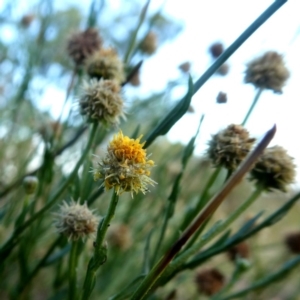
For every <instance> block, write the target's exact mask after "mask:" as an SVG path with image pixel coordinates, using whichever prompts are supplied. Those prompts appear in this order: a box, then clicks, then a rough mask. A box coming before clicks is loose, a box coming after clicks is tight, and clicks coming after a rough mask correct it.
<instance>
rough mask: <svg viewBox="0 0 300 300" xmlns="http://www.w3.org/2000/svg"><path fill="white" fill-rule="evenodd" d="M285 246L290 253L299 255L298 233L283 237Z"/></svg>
mask: <svg viewBox="0 0 300 300" xmlns="http://www.w3.org/2000/svg"><path fill="white" fill-rule="evenodd" d="M285 244H286V246H287V247H288V249H289V250H290V252H291V253H294V254H300V232H299V231H298V232H293V233H289V234H288V235H287V236H286V237H285Z"/></svg>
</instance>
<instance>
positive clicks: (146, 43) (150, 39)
mask: <svg viewBox="0 0 300 300" xmlns="http://www.w3.org/2000/svg"><path fill="white" fill-rule="evenodd" d="M139 48H140V50H141V51H142V52H143V53H146V54H149V55H151V54H153V53H154V52H155V51H156V49H157V35H156V34H155V33H154V32H153V31H150V32H149V33H148V34H147V35H146V36H145V38H144V39H143V40H142V42H141V44H140V47H139Z"/></svg>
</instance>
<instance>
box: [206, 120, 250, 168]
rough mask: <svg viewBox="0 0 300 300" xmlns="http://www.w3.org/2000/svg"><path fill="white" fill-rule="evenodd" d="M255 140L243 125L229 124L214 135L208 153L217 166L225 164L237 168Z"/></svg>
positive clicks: (224, 165) (227, 166)
mask: <svg viewBox="0 0 300 300" xmlns="http://www.w3.org/2000/svg"><path fill="white" fill-rule="evenodd" d="M254 142H255V139H254V138H250V136H249V132H248V131H247V130H246V129H245V128H244V127H243V126H241V125H235V124H232V125H229V126H228V127H227V128H226V129H224V130H221V131H220V132H219V133H217V134H215V135H213V136H212V139H211V140H210V141H209V143H208V145H209V147H208V150H207V155H208V157H209V158H210V159H211V161H212V162H213V164H214V165H215V166H216V167H219V166H223V167H225V168H226V169H228V170H235V169H236V168H237V167H238V165H239V164H240V163H241V161H242V160H243V159H244V158H245V157H246V156H247V154H248V153H249V151H250V150H251V148H252V146H253V144H254Z"/></svg>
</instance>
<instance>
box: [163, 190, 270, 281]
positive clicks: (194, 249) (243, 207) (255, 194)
mask: <svg viewBox="0 0 300 300" xmlns="http://www.w3.org/2000/svg"><path fill="white" fill-rule="evenodd" d="M263 191H264V188H263V187H262V186H258V187H257V188H256V190H255V191H254V192H253V193H252V194H251V195H250V197H249V198H248V199H247V200H246V201H245V202H243V203H242V204H241V205H240V206H239V207H238V208H237V209H236V210H235V211H234V212H233V213H232V214H231V215H230V216H229V217H228V218H227V219H226V220H225V221H224V222H222V223H220V225H219V226H218V228H216V230H214V231H213V232H212V233H211V234H210V235H208V236H207V237H206V238H204V239H202V240H200V241H199V242H198V243H196V244H195V245H194V246H192V247H191V248H189V249H187V250H186V251H184V252H183V253H182V254H181V255H179V256H178V258H176V259H175V260H174V262H173V263H171V264H170V269H169V270H167V273H168V274H170V273H172V272H174V270H176V269H179V268H180V266H182V265H183V263H184V262H186V261H187V259H188V258H189V257H191V256H192V255H193V254H195V253H197V252H199V250H200V249H201V248H202V247H203V246H205V245H206V244H207V243H208V242H210V241H211V240H212V239H213V238H215V237H216V236H217V235H219V234H220V233H221V232H223V231H224V230H225V229H227V228H228V227H229V226H230V225H231V224H232V223H233V222H234V221H235V220H236V219H237V218H238V217H239V216H240V215H241V214H242V213H244V212H245V211H246V210H247V209H248V208H249V207H250V206H251V205H252V204H253V202H254V201H255V200H257V199H258V198H259V196H260V195H261V193H262V192H263ZM166 276H167V275H166Z"/></svg>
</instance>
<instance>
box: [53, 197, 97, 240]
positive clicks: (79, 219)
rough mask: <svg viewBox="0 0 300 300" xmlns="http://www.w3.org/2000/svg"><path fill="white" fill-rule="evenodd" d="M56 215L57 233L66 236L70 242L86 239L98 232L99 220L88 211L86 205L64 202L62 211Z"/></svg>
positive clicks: (61, 207)
mask: <svg viewBox="0 0 300 300" xmlns="http://www.w3.org/2000/svg"><path fill="white" fill-rule="evenodd" d="M54 215H55V216H56V220H55V227H56V229H57V231H58V232H59V233H61V234H64V235H66V236H67V237H68V239H69V240H74V241H76V240H78V239H80V238H81V239H85V238H87V237H88V236H90V235H93V234H94V233H95V232H96V231H97V227H98V223H99V218H98V217H96V216H95V215H94V214H93V211H91V210H89V209H88V207H87V204H86V203H84V204H83V205H81V204H79V203H76V202H74V201H72V202H71V203H67V202H65V201H63V204H62V205H61V206H60V211H59V212H58V213H55V214H54Z"/></svg>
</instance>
